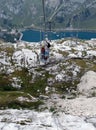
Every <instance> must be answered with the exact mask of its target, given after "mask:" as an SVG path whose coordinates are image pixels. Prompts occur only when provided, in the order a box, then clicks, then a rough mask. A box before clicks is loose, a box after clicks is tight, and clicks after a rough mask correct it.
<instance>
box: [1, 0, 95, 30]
mask: <svg viewBox="0 0 96 130" xmlns="http://www.w3.org/2000/svg"><path fill="white" fill-rule="evenodd" d="M59 7H60V8H59ZM58 8H59V10H58V11H57V13H56V14H55V15H54V17H52V19H51V20H52V22H55V28H62V26H63V27H65V28H66V27H70V26H71V27H75V28H78V27H80V28H91V29H93V28H96V25H95V20H96V2H95V0H91V1H88V0H81V1H79V0H59V1H58V0H45V9H46V21H48V20H49V19H50V17H51V16H52V14H54V12H56V10H57V9H58ZM42 10H43V9H42V1H41V0H39V1H38V0H28V1H26V0H16V1H15V0H2V1H0V21H1V22H0V25H1V27H11V28H12V27H14V26H15V27H18V28H19V27H24V26H30V25H32V26H33V25H34V26H40V25H42V26H43V23H42V21H43V18H42V15H43V12H42Z"/></svg>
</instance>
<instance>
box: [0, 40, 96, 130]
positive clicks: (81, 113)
mask: <svg viewBox="0 0 96 130" xmlns="http://www.w3.org/2000/svg"><path fill="white" fill-rule="evenodd" d="M39 56H40V43H27V42H23V41H21V42H18V43H4V42H3V41H0V129H2V130H5V129H6V130H9V129H12V130H13V129H16V130H22V129H23V130H26V129H28V130H31V129H36V130H45V129H48V130H57V129H59V130H63V129H66V130H95V129H96V41H95V40H89V41H83V40H82V41H81V40H79V39H78V40H76V39H71V40H70V39H61V40H57V41H52V42H51V48H50V57H49V60H48V61H47V64H46V65H45V64H44V63H43V62H42V61H41V60H40V59H39ZM13 109H14V110H13Z"/></svg>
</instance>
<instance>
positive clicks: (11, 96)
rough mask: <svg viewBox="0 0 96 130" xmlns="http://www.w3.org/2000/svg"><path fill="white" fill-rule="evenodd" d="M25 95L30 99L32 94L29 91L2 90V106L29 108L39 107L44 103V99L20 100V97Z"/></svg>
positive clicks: (0, 94)
mask: <svg viewBox="0 0 96 130" xmlns="http://www.w3.org/2000/svg"><path fill="white" fill-rule="evenodd" d="M21 96H22V97H24V98H27V99H29V100H30V96H29V95H28V94H27V93H21V92H18V91H15V92H14V91H11V92H1V91H0V108H2V109H5V108H13V109H20V108H23V109H24V108H28V109H38V107H39V105H41V104H43V102H42V101H40V100H38V101H36V102H27V101H19V100H18V99H17V98H18V97H21Z"/></svg>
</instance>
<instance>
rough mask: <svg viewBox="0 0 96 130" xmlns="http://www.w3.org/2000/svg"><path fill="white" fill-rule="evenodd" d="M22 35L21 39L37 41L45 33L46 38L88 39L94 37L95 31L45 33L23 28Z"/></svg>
mask: <svg viewBox="0 0 96 130" xmlns="http://www.w3.org/2000/svg"><path fill="white" fill-rule="evenodd" d="M22 33H23V37H22V39H21V40H23V41H27V42H39V41H42V40H43V39H44V36H45V35H47V37H48V39H50V40H56V39H61V38H68V37H73V38H74V37H75V38H76V37H77V38H79V39H85V40H90V39H91V38H96V32H47V33H46V34H45V33H44V32H41V31H36V30H25V31H23V32H22Z"/></svg>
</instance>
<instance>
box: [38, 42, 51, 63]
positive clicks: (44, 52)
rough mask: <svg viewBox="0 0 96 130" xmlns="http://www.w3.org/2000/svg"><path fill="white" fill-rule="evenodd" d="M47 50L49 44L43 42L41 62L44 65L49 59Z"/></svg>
mask: <svg viewBox="0 0 96 130" xmlns="http://www.w3.org/2000/svg"><path fill="white" fill-rule="evenodd" d="M49 48H50V43H49V42H46V41H45V42H44V43H43V44H42V46H41V58H40V59H41V62H43V63H46V62H48V59H49Z"/></svg>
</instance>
